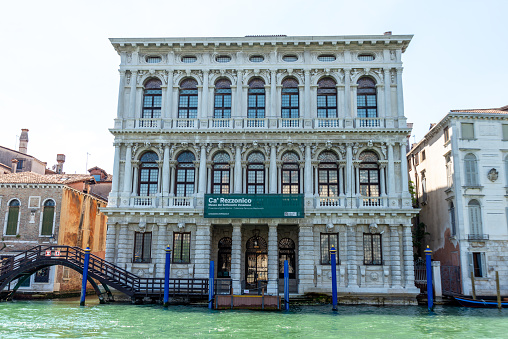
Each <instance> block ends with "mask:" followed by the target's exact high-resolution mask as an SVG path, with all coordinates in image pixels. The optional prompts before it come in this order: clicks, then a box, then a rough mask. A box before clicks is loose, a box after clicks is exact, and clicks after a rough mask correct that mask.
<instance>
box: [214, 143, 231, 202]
mask: <svg viewBox="0 0 508 339" xmlns="http://www.w3.org/2000/svg"><path fill="white" fill-rule="evenodd" d="M229 161H230V157H229V154H227V153H226V152H219V153H217V154H215V155H214V157H213V173H212V178H213V180H212V193H213V194H229V187H230V185H229V182H230V168H229Z"/></svg>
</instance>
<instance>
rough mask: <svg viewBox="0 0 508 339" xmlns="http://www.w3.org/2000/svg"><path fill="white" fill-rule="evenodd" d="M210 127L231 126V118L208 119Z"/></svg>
mask: <svg viewBox="0 0 508 339" xmlns="http://www.w3.org/2000/svg"><path fill="white" fill-rule="evenodd" d="M209 122H210V128H232V127H233V119H210V120H209Z"/></svg>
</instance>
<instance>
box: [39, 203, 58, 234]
mask: <svg viewBox="0 0 508 339" xmlns="http://www.w3.org/2000/svg"><path fill="white" fill-rule="evenodd" d="M54 220H55V202H54V201H53V200H51V199H48V200H46V201H45V202H44V209H43V210H42V226H41V235H50V236H51V235H53V221H54Z"/></svg>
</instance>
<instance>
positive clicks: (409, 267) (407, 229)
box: [402, 223, 416, 290]
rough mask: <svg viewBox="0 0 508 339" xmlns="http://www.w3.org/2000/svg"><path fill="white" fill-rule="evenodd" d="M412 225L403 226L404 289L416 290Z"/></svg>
mask: <svg viewBox="0 0 508 339" xmlns="http://www.w3.org/2000/svg"><path fill="white" fill-rule="evenodd" d="M411 226H412V225H411V223H408V224H405V225H402V252H403V258H404V287H405V288H408V289H409V288H410V289H415V290H416V287H415V274H414V269H415V268H414V262H413V238H412V234H411Z"/></svg>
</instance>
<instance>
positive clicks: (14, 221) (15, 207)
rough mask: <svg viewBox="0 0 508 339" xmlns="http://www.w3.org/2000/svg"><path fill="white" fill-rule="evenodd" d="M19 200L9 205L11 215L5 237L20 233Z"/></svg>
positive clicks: (8, 217) (12, 201) (8, 218)
mask: <svg viewBox="0 0 508 339" xmlns="http://www.w3.org/2000/svg"><path fill="white" fill-rule="evenodd" d="M19 206H20V203H19V200H17V199H14V200H11V202H10V203H9V212H8V213H9V215H8V216H7V229H6V230H5V235H16V234H17V233H18V221H19Z"/></svg>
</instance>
